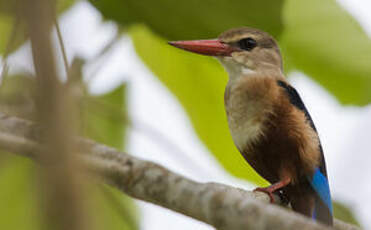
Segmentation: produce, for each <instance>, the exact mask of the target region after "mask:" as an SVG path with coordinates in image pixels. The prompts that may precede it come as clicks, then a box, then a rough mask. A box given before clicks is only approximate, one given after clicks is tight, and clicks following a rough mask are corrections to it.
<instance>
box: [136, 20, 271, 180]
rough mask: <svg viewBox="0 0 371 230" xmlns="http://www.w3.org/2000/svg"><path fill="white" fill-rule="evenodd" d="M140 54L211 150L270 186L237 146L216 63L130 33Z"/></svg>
mask: <svg viewBox="0 0 371 230" xmlns="http://www.w3.org/2000/svg"><path fill="white" fill-rule="evenodd" d="M130 35H131V37H132V39H133V41H134V46H135V49H136V51H137V53H138V54H139V55H140V57H141V58H142V60H143V61H144V62H145V63H146V64H147V65H148V67H149V68H150V69H151V70H152V71H153V72H154V74H155V75H156V76H157V77H158V78H159V79H160V80H161V81H162V83H164V85H166V86H167V87H168V88H169V89H170V90H171V92H173V93H174V95H175V96H176V97H177V98H178V100H179V102H180V103H181V104H182V105H183V107H184V108H185V110H186V112H187V113H188V115H189V117H190V119H191V121H192V124H193V126H194V128H195V130H196V132H197V134H198V135H199V137H200V138H201V140H202V141H203V142H204V143H205V144H206V145H207V147H208V148H209V150H210V151H211V152H212V153H213V154H214V155H215V157H216V158H217V159H218V160H219V162H220V163H221V164H222V165H223V166H224V167H225V168H226V169H227V170H228V171H229V172H231V173H232V174H233V175H235V176H238V177H241V178H245V179H248V180H249V181H252V182H255V183H257V184H260V185H263V184H265V183H266V182H264V180H263V179H262V178H261V177H260V176H258V175H257V174H256V172H255V171H254V170H253V169H252V168H251V167H250V166H249V165H248V164H247V163H246V162H245V160H244V159H243V157H242V156H241V154H240V153H239V152H238V151H237V149H236V147H235V146H234V144H233V141H232V138H231V136H230V133H229V129H228V125H227V118H226V114H225V111H224V100H223V95H224V88H225V85H226V84H227V78H228V77H227V74H226V73H225V72H224V70H223V68H222V67H221V65H220V64H219V63H217V62H216V60H214V59H212V58H210V57H204V56H200V55H194V54H191V53H187V52H184V51H181V50H178V49H174V48H173V47H171V46H169V45H168V44H167V43H166V41H165V40H163V39H161V38H159V37H157V36H155V35H154V34H153V33H151V32H150V30H149V29H147V28H146V27H143V26H136V27H133V28H132V29H131V30H130Z"/></svg>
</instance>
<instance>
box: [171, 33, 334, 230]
mask: <svg viewBox="0 0 371 230" xmlns="http://www.w3.org/2000/svg"><path fill="white" fill-rule="evenodd" d="M168 43H169V44H170V45H172V46H175V47H177V48H180V49H183V50H186V51H190V52H193V53H197V54H201V55H207V56H213V57H215V58H217V59H218V60H219V61H220V63H221V64H222V65H223V66H224V69H225V70H226V72H227V73H228V76H229V80H228V83H227V85H226V88H225V93H224V105H225V110H226V115H227V120H228V126H229V130H230V133H231V136H232V139H233V142H234V143H235V146H236V147H237V149H238V150H239V152H240V153H241V154H242V156H243V157H244V159H245V160H246V161H247V162H248V163H249V164H250V165H251V166H252V168H253V169H254V170H255V171H256V172H257V173H258V174H260V175H261V176H262V177H263V178H265V179H266V180H267V181H268V182H269V183H271V185H270V186H268V187H259V188H256V189H255V190H256V191H261V192H265V193H267V194H268V195H269V197H270V201H271V202H272V203H273V202H274V196H273V194H276V193H279V194H281V195H284V197H286V198H287V199H288V202H289V203H290V205H291V207H292V209H293V210H295V211H296V212H298V213H301V214H303V215H305V216H308V217H309V218H312V219H314V220H316V221H319V222H321V223H323V224H326V225H329V226H331V225H333V210H332V201H331V194H330V188H329V181H328V177H327V172H326V163H325V158H324V155H323V149H322V146H321V142H320V139H319V135H318V132H317V130H316V127H315V125H314V123H313V120H312V118H311V116H310V114H309V112H308V110H307V108H306V106H305V105H304V103H303V101H302V99H301V97H300V95H299V93H298V92H297V90H296V89H295V88H294V87H293V86H292V85H290V83H289V82H288V81H287V80H286V77H285V75H284V71H283V60H282V56H281V51H280V48H279V46H278V43H277V42H276V40H275V39H274V38H273V37H272V36H271V35H269V34H268V33H266V32H264V31H261V30H259V29H255V28H251V27H241V28H234V29H230V30H227V31H225V32H223V33H222V34H221V35H220V36H219V37H218V38H216V39H209V40H188V41H187V40H184V41H170V42H168Z"/></svg>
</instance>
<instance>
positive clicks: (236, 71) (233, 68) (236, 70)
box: [218, 57, 255, 82]
mask: <svg viewBox="0 0 371 230" xmlns="http://www.w3.org/2000/svg"><path fill="white" fill-rule="evenodd" d="M218 59H219V61H220V62H221V63H222V65H223V66H224V68H225V70H226V71H227V73H228V75H229V80H230V81H231V82H235V81H236V80H238V79H240V78H241V77H242V76H246V75H250V74H254V73H255V71H254V70H251V69H249V68H248V67H247V66H245V65H243V64H239V63H237V62H236V61H234V60H233V58H232V57H222V58H218Z"/></svg>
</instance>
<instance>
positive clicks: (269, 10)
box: [90, 0, 283, 39]
mask: <svg viewBox="0 0 371 230" xmlns="http://www.w3.org/2000/svg"><path fill="white" fill-rule="evenodd" d="M90 2H91V3H92V4H93V5H94V6H95V7H96V8H97V9H99V11H100V12H101V13H102V14H103V15H104V16H105V17H106V18H108V19H113V20H115V21H116V22H118V23H119V24H121V25H124V26H125V25H130V24H133V23H138V22H139V23H146V24H147V25H149V26H150V27H151V28H152V29H153V30H154V31H155V32H157V33H159V34H161V35H163V36H165V37H167V38H169V39H200V38H210V37H215V36H217V35H218V34H220V33H221V32H222V31H224V30H226V29H229V28H233V27H240V26H252V27H257V28H261V29H263V30H266V31H269V32H270V33H271V34H274V35H277V36H278V35H279V34H280V33H281V31H282V20H281V10H282V5H283V0H260V1H255V0H219V1H213V0H202V1H199V0H188V1H173V0H158V1H152V0H141V1H138V0H105V1H96V0H90Z"/></svg>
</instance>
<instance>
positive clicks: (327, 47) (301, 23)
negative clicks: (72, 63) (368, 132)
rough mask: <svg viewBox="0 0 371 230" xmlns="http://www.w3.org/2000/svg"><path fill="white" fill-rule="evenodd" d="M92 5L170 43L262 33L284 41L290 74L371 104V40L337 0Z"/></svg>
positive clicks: (109, 1) (344, 98) (131, 0)
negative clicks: (238, 30)
mask: <svg viewBox="0 0 371 230" xmlns="http://www.w3.org/2000/svg"><path fill="white" fill-rule="evenodd" d="M91 3H92V4H93V5H95V6H96V7H97V8H98V9H99V10H100V11H101V12H102V14H103V15H104V16H106V17H107V18H109V19H113V20H115V21H117V22H118V23H120V24H121V25H129V24H132V23H134V22H144V23H145V24H147V25H148V26H150V27H151V29H152V30H153V31H155V32H156V33H158V34H160V35H162V36H165V37H166V38H168V39H198V38H209V37H215V36H216V35H217V34H219V33H220V32H222V31H224V30H225V29H228V28H232V27H237V26H252V27H257V28H260V29H262V30H265V31H267V32H269V33H271V34H273V35H274V36H275V37H276V38H278V39H279V40H280V44H281V47H282V49H283V51H284V59H285V66H286V67H288V66H289V67H290V70H292V69H293V68H294V67H295V68H296V69H297V70H299V71H303V72H305V73H307V74H309V75H310V76H312V77H313V78H315V79H316V80H318V81H319V82H320V83H321V84H322V85H323V86H325V87H326V88H327V89H329V90H330V91H331V92H332V93H333V94H334V95H335V96H336V97H337V98H338V99H339V100H340V101H341V102H342V103H345V104H358V105H365V104H367V103H370V101H371V90H369V88H370V87H371V65H370V60H371V42H370V39H369V38H368V37H367V35H366V34H365V32H364V31H362V29H361V27H360V26H359V24H358V23H357V22H355V20H354V19H353V18H352V17H351V16H350V15H349V14H348V13H347V12H346V11H345V10H343V9H342V8H341V7H340V6H339V5H338V4H337V3H336V1H335V0H315V1H314V2H313V1H306V0H286V1H284V2H282V1H270V0H265V1H242V0H233V1H226V0H222V1H196V0H191V1H171V0H161V1H148V0H147V1H136V0H105V1H93V0H91ZM283 3H284V4H283ZM282 25H283V26H282Z"/></svg>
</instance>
